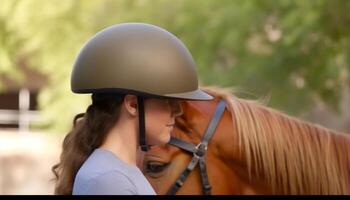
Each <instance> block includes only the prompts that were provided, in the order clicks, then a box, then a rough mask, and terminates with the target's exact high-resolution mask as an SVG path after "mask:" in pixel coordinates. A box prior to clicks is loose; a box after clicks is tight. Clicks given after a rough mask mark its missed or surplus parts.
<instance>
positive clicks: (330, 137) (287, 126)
mask: <svg viewBox="0 0 350 200" xmlns="http://www.w3.org/2000/svg"><path fill="white" fill-rule="evenodd" d="M202 89H203V90H204V91H206V92H208V93H209V94H212V95H213V96H215V97H217V98H222V99H225V100H226V101H227V103H228V107H229V110H230V112H231V115H232V119H233V121H234V123H235V124H236V126H237V130H236V131H237V133H238V138H239V139H238V140H239V147H240V149H242V152H244V157H245V158H246V165H247V168H248V173H249V177H250V178H251V177H252V173H254V174H256V175H258V174H260V175H261V177H264V179H265V180H266V181H267V183H268V184H269V185H270V186H271V188H272V191H273V192H274V193H278V192H283V193H284V194H350V135H348V134H344V133H339V132H336V131H334V130H330V129H327V128H324V127H322V126H320V125H317V124H312V123H309V122H305V121H302V120H299V119H297V118H294V117H291V116H288V115H286V114H283V113H282V112H279V111H276V110H274V109H272V108H268V107H266V106H263V105H262V104H260V103H258V102H257V101H251V100H243V99H240V98H238V97H235V96H233V95H232V90H230V89H223V88H218V87H202ZM252 165H254V169H255V170H252V169H253V168H252Z"/></svg>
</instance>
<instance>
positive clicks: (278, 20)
mask: <svg viewBox="0 0 350 200" xmlns="http://www.w3.org/2000/svg"><path fill="white" fill-rule="evenodd" d="M349 11H350V1H346V0H332V1H328V0H311V1H305V0H279V1H274V0H264V1H261V0H220V1H215V0H210V1H209V0H191V1H187V0H177V1H172V0H125V1H122V0H118V1H115V0H101V1H83V0H77V1H71V0H50V1H43V0H26V1H18V0H17V1H16V0H2V1H1V6H0V74H6V75H8V76H10V77H12V78H15V79H17V80H20V77H21V73H20V71H19V70H18V66H17V64H18V59H19V58H21V57H25V58H26V61H27V62H28V64H29V65H30V66H31V67H32V68H36V69H37V70H39V71H41V72H43V73H45V74H47V75H48V77H49V84H48V85H46V86H45V87H44V89H43V91H42V92H41V94H40V96H39V101H40V107H41V109H42V111H43V114H44V116H45V119H46V121H47V123H46V125H47V126H48V127H50V128H51V129H52V130H57V131H64V132H66V131H67V130H68V129H69V128H70V127H71V122H72V119H73V116H74V115H75V114H77V113H78V112H84V111H85V109H86V106H87V105H88V104H89V103H90V99H89V96H88V95H76V94H72V92H71V91H70V83H69V81H70V72H71V69H72V65H73V63H74V59H75V57H76V55H77V53H78V52H79V49H80V48H81V47H82V45H83V44H84V43H85V41H86V40H87V39H88V38H89V37H91V36H92V35H93V34H95V33H96V32H97V31H100V30H101V29H103V28H105V27H107V26H110V25H113V24H117V23H123V22H131V21H138V22H146V23H151V24H154V25H158V26H161V27H163V28H165V29H167V30H169V31H170V32H172V33H174V34H175V35H176V36H178V37H179V38H180V39H181V40H182V41H183V42H184V43H185V44H186V46H187V47H188V48H189V49H190V51H191V52H192V54H193V57H194V59H195V61H196V63H197V67H198V72H199V75H200V81H201V84H202V85H219V86H234V87H236V88H239V91H240V93H238V94H239V95H240V96H242V97H250V98H252V97H253V98H256V97H265V96H268V97H269V106H272V107H275V108H277V109H281V110H284V111H285V112H287V113H289V114H293V115H297V114H298V113H300V112H302V111H306V110H308V109H310V108H311V107H312V105H313V104H314V103H315V102H316V101H319V100H321V101H323V102H325V103H326V104H327V105H329V106H330V107H332V108H333V109H334V110H337V109H338V103H339V100H340V99H341V95H342V91H343V90H344V88H345V86H348V85H349V63H350V26H349V24H350V14H349ZM179 78H180V79H181V77H179Z"/></svg>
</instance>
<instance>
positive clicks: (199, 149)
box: [193, 143, 208, 157]
mask: <svg viewBox="0 0 350 200" xmlns="http://www.w3.org/2000/svg"><path fill="white" fill-rule="evenodd" d="M207 149H208V146H207V145H206V144H203V143H199V144H198V145H197V146H196V151H195V152H193V155H194V156H198V157H203V156H204V155H205V154H206V153H207Z"/></svg>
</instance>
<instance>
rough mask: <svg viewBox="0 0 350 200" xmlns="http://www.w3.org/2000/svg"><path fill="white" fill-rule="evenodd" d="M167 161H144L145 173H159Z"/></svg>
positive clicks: (166, 165)
mask: <svg viewBox="0 0 350 200" xmlns="http://www.w3.org/2000/svg"><path fill="white" fill-rule="evenodd" d="M168 165H169V163H162V162H157V161H148V162H146V166H145V171H146V173H147V172H148V173H160V172H162V171H163V170H164V169H166V168H167V167H168Z"/></svg>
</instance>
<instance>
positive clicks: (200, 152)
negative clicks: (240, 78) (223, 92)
mask: <svg viewBox="0 0 350 200" xmlns="http://www.w3.org/2000/svg"><path fill="white" fill-rule="evenodd" d="M225 106H226V103H225V101H224V100H221V101H220V102H219V104H218V105H217V107H216V110H215V113H214V116H213V118H212V119H211V121H210V123H209V125H208V128H207V129H206V131H205V133H204V136H203V138H202V140H201V142H200V143H199V144H198V145H194V144H191V143H188V142H186V141H183V140H181V139H178V138H175V137H172V138H171V139H170V141H169V144H171V145H173V146H176V147H178V148H180V149H183V150H185V151H186V152H188V153H191V154H193V157H192V160H191V161H190V163H189V164H188V165H187V167H186V169H185V170H184V171H183V172H182V173H181V174H180V176H179V177H178V178H177V180H176V181H175V183H174V184H173V185H172V186H171V187H170V189H169V190H168V192H167V195H174V194H175V193H176V192H177V191H178V190H179V189H180V187H181V186H182V185H183V183H184V182H185V180H186V179H187V177H188V175H189V174H190V172H191V171H192V170H193V169H194V168H195V167H196V166H197V164H198V163H199V168H200V175H201V181H202V191H203V193H204V194H205V195H210V194H211V186H210V183H209V178H208V174H207V169H206V163H205V155H206V152H207V149H208V143H209V141H210V139H211V138H212V136H213V135H214V133H215V129H216V127H217V125H218V122H219V121H220V118H221V116H222V114H223V113H224V111H225Z"/></svg>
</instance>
